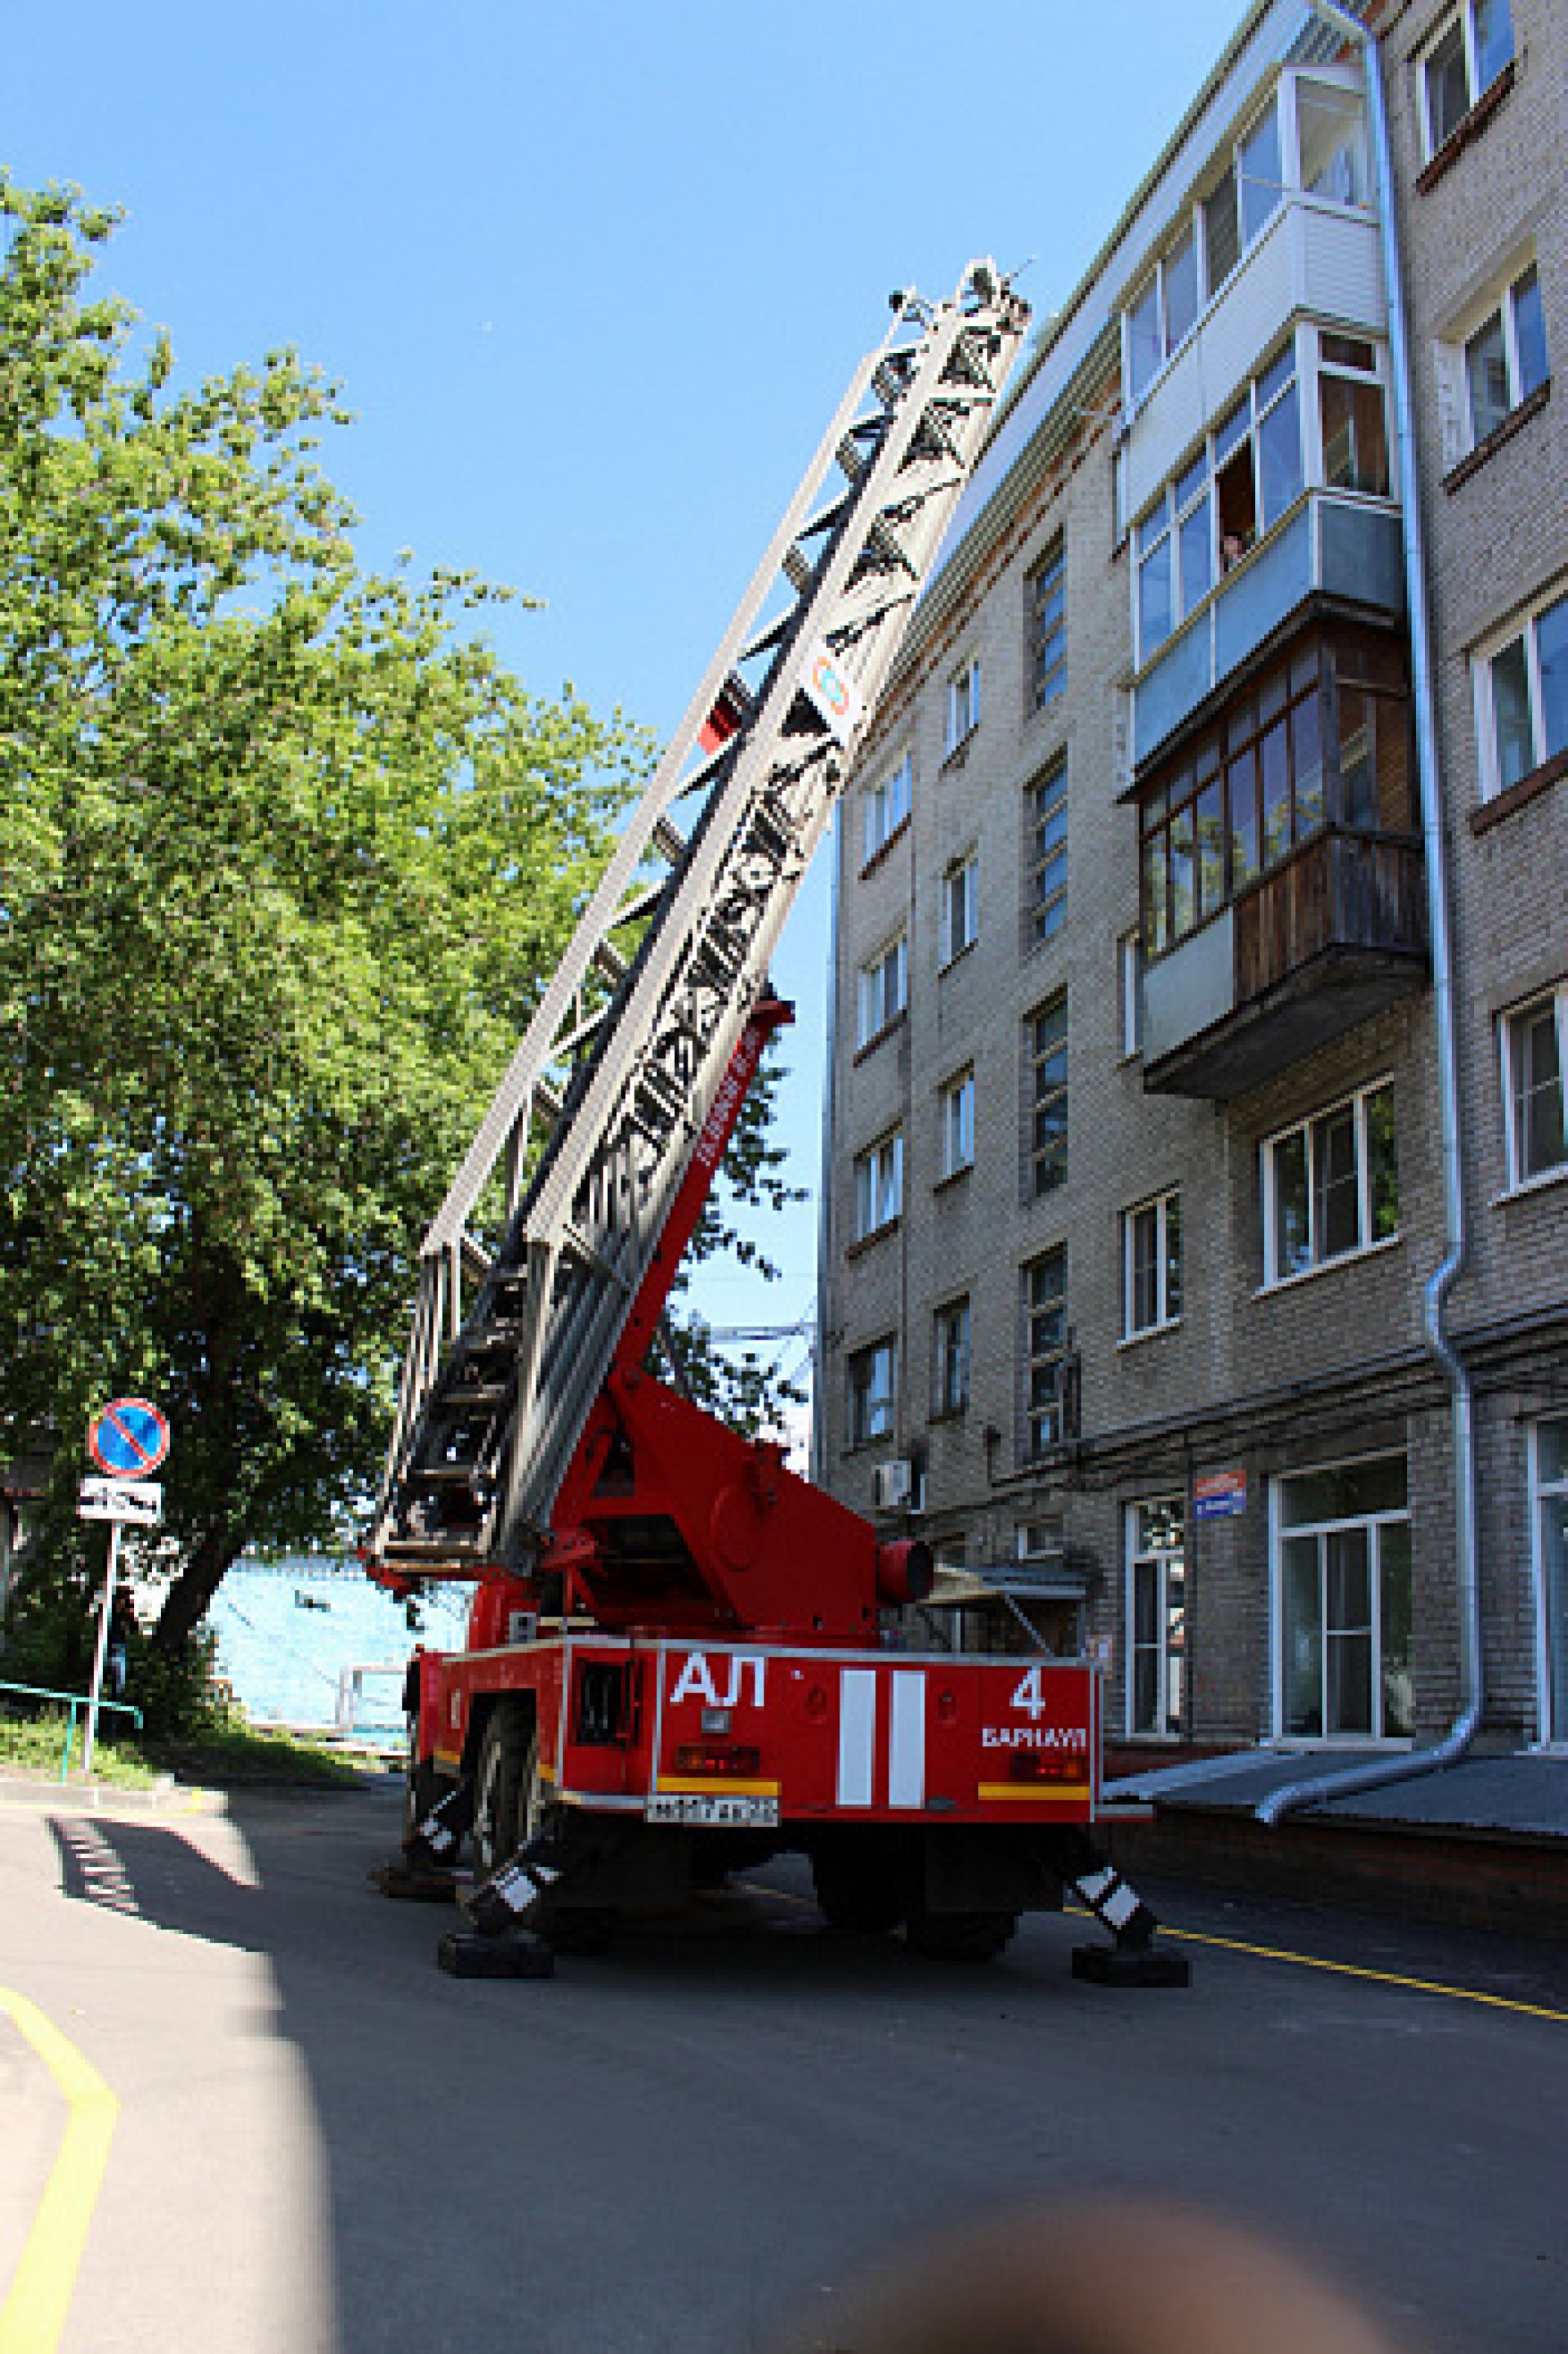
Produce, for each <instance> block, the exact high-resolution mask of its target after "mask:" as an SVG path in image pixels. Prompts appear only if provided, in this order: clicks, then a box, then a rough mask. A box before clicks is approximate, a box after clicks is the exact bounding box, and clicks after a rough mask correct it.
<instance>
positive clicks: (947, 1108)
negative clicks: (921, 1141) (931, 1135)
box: [937, 1063, 975, 1177]
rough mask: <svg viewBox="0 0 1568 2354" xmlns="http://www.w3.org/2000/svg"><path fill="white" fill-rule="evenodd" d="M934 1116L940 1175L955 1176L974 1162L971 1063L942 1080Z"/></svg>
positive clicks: (973, 1082)
mask: <svg viewBox="0 0 1568 2354" xmlns="http://www.w3.org/2000/svg"><path fill="white" fill-rule="evenodd" d="M937 1119H938V1128H939V1130H940V1150H939V1154H938V1162H939V1166H940V1169H941V1173H942V1176H943V1177H957V1176H959V1175H961V1173H962V1172H964V1171H965V1170H966V1169H972V1168H973V1167H974V1165H975V1074H974V1066H973V1064H972V1063H971V1064H970V1065H969V1067H968V1069H966V1070H962V1071H957V1072H955V1073H954V1075H953V1076H952V1077H951V1078H950V1079H948V1080H945V1081H944V1083H943V1085H942V1087H941V1088H940V1090H939V1092H938V1101H937Z"/></svg>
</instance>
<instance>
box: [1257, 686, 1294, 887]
mask: <svg viewBox="0 0 1568 2354" xmlns="http://www.w3.org/2000/svg"><path fill="white" fill-rule="evenodd" d="M1262 752H1263V863H1264V864H1265V865H1266V866H1272V865H1273V864H1274V862H1275V860H1276V859H1277V858H1283V857H1284V855H1285V853H1286V852H1287V850H1288V849H1289V847H1290V761H1289V756H1288V754H1287V749H1286V740H1285V722H1284V720H1283V719H1281V720H1279V721H1277V723H1276V725H1275V726H1272V727H1271V728H1270V729H1269V731H1268V733H1267V735H1266V736H1265V737H1264V739H1263V745H1262Z"/></svg>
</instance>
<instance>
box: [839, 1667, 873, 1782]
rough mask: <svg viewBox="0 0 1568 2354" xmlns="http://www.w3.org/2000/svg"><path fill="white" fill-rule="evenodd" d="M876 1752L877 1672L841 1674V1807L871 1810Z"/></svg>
mask: <svg viewBox="0 0 1568 2354" xmlns="http://www.w3.org/2000/svg"><path fill="white" fill-rule="evenodd" d="M875 1748H876V1670H875V1669H874V1668H844V1669H842V1670H841V1671H840V1674H839V1790H838V1803H839V1805H840V1806H841V1807H869V1806H870V1804H871V1778H872V1761H873V1757H874V1752H875Z"/></svg>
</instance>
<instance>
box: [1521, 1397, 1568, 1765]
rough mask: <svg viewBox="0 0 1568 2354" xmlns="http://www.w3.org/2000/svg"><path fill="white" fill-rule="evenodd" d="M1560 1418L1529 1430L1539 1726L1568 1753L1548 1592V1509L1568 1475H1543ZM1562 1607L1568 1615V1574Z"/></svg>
mask: <svg viewBox="0 0 1568 2354" xmlns="http://www.w3.org/2000/svg"><path fill="white" fill-rule="evenodd" d="M1564 1419H1565V1417H1563V1416H1560V1415H1545V1416H1542V1419H1541V1420H1540V1421H1539V1422H1532V1423H1531V1426H1530V1430H1529V1465H1530V1479H1529V1489H1530V1555H1531V1572H1532V1575H1533V1583H1534V1586H1535V1628H1536V1690H1537V1694H1538V1699H1537V1713H1536V1725H1537V1729H1538V1732H1539V1736H1540V1741H1541V1745H1542V1748H1550V1749H1556V1750H1562V1749H1568V1691H1565V1692H1564V1694H1563V1722H1562V1723H1558V1721H1557V1711H1556V1709H1555V1707H1554V1706H1553V1703H1552V1610H1551V1597H1550V1596H1548V1593H1547V1590H1546V1506H1547V1504H1548V1502H1549V1501H1550V1502H1554V1501H1555V1500H1557V1499H1558V1498H1559V1497H1568V1475H1565V1476H1564V1477H1563V1479H1545V1478H1544V1477H1543V1476H1542V1448H1541V1439H1542V1430H1543V1429H1544V1428H1545V1427H1546V1426H1548V1425H1549V1424H1553V1423H1557V1422H1559V1421H1563V1420H1564ZM1563 1585H1564V1591H1563V1595H1562V1596H1561V1606H1562V1607H1563V1610H1564V1612H1568V1574H1565V1575H1564V1580H1563Z"/></svg>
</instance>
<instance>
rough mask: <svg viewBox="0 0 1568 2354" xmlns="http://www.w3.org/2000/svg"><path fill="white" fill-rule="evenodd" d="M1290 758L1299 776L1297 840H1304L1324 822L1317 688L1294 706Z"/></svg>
mask: <svg viewBox="0 0 1568 2354" xmlns="http://www.w3.org/2000/svg"><path fill="white" fill-rule="evenodd" d="M1290 759H1291V766H1292V768H1293V769H1294V771H1295V776H1296V839H1297V841H1298V842H1305V841H1306V839H1307V837H1308V834H1311V833H1316V832H1317V831H1318V829H1319V826H1320V825H1321V824H1322V822H1323V738H1322V729H1321V726H1320V724H1319V713H1318V696H1317V693H1316V690H1314V691H1313V693H1312V694H1310V695H1306V696H1304V697H1303V699H1302V700H1301V701H1300V702H1299V703H1298V704H1295V705H1293V706H1292V708H1291V713H1290Z"/></svg>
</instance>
